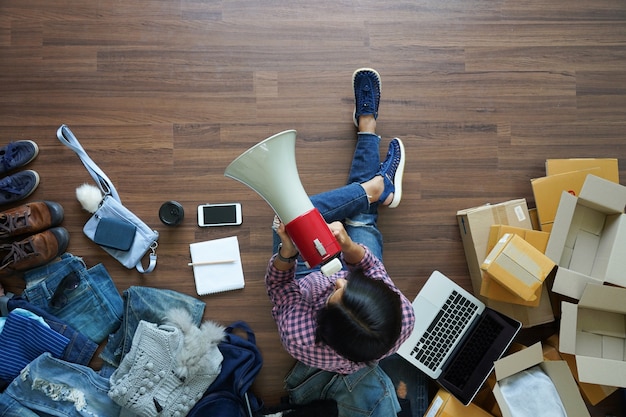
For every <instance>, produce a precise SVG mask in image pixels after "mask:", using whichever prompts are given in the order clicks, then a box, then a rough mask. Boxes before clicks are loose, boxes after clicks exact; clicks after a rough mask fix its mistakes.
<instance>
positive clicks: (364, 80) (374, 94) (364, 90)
mask: <svg viewBox="0 0 626 417" xmlns="http://www.w3.org/2000/svg"><path fill="white" fill-rule="evenodd" d="M352 86H353V87H354V116H353V120H354V125H355V126H356V127H359V116H362V115H364V114H373V115H374V119H377V118H378V104H379V103H380V91H381V89H382V83H381V81H380V75H379V74H378V72H376V70H373V69H371V68H361V69H358V70H356V71H354V74H352Z"/></svg>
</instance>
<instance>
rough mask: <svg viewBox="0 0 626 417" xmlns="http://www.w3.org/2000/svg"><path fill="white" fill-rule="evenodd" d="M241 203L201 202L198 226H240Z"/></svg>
mask: <svg viewBox="0 0 626 417" xmlns="http://www.w3.org/2000/svg"><path fill="white" fill-rule="evenodd" d="M241 220H242V219H241V204H240V203H222V204H200V205H199V206H198V226H200V227H208V226H238V225H240V224H241Z"/></svg>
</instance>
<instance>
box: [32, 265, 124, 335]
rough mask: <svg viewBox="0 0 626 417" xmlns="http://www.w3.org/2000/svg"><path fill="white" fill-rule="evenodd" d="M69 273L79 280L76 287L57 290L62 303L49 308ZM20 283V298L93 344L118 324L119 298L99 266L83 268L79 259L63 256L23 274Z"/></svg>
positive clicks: (110, 281)
mask: <svg viewBox="0 0 626 417" xmlns="http://www.w3.org/2000/svg"><path fill="white" fill-rule="evenodd" d="M72 273H73V274H76V277H77V278H78V279H79V284H78V287H76V288H75V289H66V290H63V289H60V291H63V292H62V293H60V295H61V297H62V301H63V302H62V303H59V305H57V306H53V304H52V303H51V302H50V300H51V298H52V296H53V294H55V291H56V290H57V288H58V287H59V284H60V283H61V282H62V280H63V278H65V277H66V276H68V275H69V274H72ZM24 281H25V282H26V289H25V290H24V292H23V293H22V297H23V298H25V299H26V300H28V302H30V303H31V304H33V305H35V306H37V307H39V308H41V309H42V310H45V311H46V312H48V313H50V314H53V315H54V316H56V317H58V318H59V319H61V320H63V321H65V322H67V323H68V324H69V325H70V326H72V327H73V328H74V329H76V330H77V331H79V332H81V333H82V334H84V335H85V336H87V337H88V338H89V339H91V340H93V341H94V342H96V343H100V342H102V341H104V340H105V339H106V338H107V336H108V335H109V334H110V333H113V332H114V331H115V330H117V328H118V327H119V326H120V324H121V322H122V297H121V295H120V293H119V292H118V290H117V288H116V287H115V284H114V283H113V280H112V279H111V276H110V275H109V273H108V272H107V270H106V269H105V267H104V265H102V264H98V265H96V266H94V267H92V268H89V269H87V267H86V266H85V263H84V262H83V260H82V259H81V258H79V257H77V256H74V255H72V254H70V253H65V254H63V255H62V256H61V260H60V261H57V262H52V263H50V264H47V265H44V266H41V267H39V268H35V269H32V270H30V271H28V272H26V273H25V274H24Z"/></svg>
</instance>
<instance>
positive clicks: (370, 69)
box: [352, 67, 383, 128]
mask: <svg viewBox="0 0 626 417" xmlns="http://www.w3.org/2000/svg"><path fill="white" fill-rule="evenodd" d="M365 71H369V72H373V73H374V74H375V75H376V79H377V80H378V89H379V90H380V94H381V95H382V93H383V82H382V80H381V78H380V74H379V73H378V71H376V70H375V69H373V68H367V67H364V68H359V69H358V70H356V71H354V72H353V73H352V90H353V92H354V80H355V79H356V75H357V74H358V73H359V72H365ZM352 120H353V121H354V125H355V126H356V127H357V128H358V127H359V121H358V120H357V119H356V103H354V111H353V112H352Z"/></svg>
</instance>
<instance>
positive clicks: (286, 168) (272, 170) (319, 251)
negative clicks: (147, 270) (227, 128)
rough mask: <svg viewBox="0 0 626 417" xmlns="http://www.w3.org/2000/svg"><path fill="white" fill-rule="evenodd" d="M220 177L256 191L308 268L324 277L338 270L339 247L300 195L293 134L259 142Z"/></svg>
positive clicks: (311, 206)
mask: <svg viewBox="0 0 626 417" xmlns="http://www.w3.org/2000/svg"><path fill="white" fill-rule="evenodd" d="M224 176H226V177H229V178H232V179H235V180H237V181H239V182H241V183H243V184H245V185H247V186H248V187H250V188H251V189H252V190H254V191H256V192H257V194H259V195H260V196H261V197H263V199H264V200H265V201H266V202H267V203H268V204H269V205H270V207H271V208H272V209H273V210H274V213H276V215H277V216H278V217H279V218H280V220H281V222H282V223H283V224H284V225H285V230H286V232H287V234H288V235H289V237H290V238H291V240H292V241H293V243H294V245H295V246H296V248H297V249H298V251H299V252H300V254H301V255H302V258H303V259H304V261H305V262H306V263H307V264H308V265H309V267H311V268H312V267H315V266H317V265H321V267H320V269H321V271H322V273H323V274H324V275H326V276H329V275H332V274H334V273H335V272H337V271H339V270H340V269H341V267H342V266H341V261H340V260H339V259H338V256H337V255H339V253H340V252H341V246H340V245H339V242H337V239H335V237H334V236H333V234H332V232H331V231H330V229H329V228H328V225H327V224H326V221H325V220H324V218H323V217H322V215H321V213H320V212H319V210H318V209H316V208H315V207H314V206H313V203H312V202H311V199H310V198H309V196H308V195H307V193H306V192H305V191H304V188H303V187H302V183H301V182H300V177H299V176H298V168H297V167H296V131H295V130H285V131H284V132H281V133H277V134H275V135H273V136H270V137H269V138H267V139H265V140H263V141H262V142H259V143H258V144H256V145H255V146H253V147H252V148H250V149H248V150H247V151H245V152H244V153H242V154H241V155H239V156H238V157H237V158H236V159H235V160H234V161H233V162H231V163H230V165H228V167H227V168H226V171H225V172H224Z"/></svg>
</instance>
